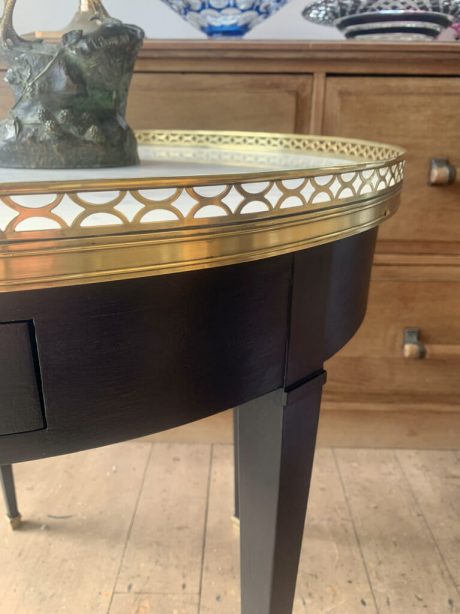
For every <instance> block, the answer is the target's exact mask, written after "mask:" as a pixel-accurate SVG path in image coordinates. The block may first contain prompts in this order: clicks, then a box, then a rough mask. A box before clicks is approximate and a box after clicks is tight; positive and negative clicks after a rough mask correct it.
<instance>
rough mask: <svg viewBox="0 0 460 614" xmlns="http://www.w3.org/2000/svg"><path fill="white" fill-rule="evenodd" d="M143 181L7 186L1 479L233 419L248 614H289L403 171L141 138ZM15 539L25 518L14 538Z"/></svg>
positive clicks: (0, 279) (136, 177) (0, 328)
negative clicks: (312, 495) (329, 399)
mask: <svg viewBox="0 0 460 614" xmlns="http://www.w3.org/2000/svg"><path fill="white" fill-rule="evenodd" d="M138 140H139V142H140V150H141V158H142V165H141V166H140V167H137V168H129V169H106V170H99V171H94V170H93V171H88V170H81V171H78V170H74V171H27V172H25V171H20V170H6V169H3V170H1V171H0V233H1V234H0V362H1V369H0V391H1V395H0V466H1V467H2V472H1V476H2V485H3V489H4V494H5V498H6V503H7V511H8V514H9V516H10V518H11V520H12V521H14V520H15V518H16V517H17V516H18V511H17V504H16V499H15V493H14V482H13V474H12V469H11V466H12V464H14V463H17V462H21V461H26V460H32V459H37V458H43V457H46V456H52V455H59V454H66V453H70V452H75V451H78V450H83V449H87V448H92V447H96V446H102V445H106V444H111V443H114V442H118V441H122V440H127V439H131V438H135V437H139V436H142V435H146V434H149V433H154V432H158V431H161V430H164V429H168V428H172V427H176V426H178V425H181V424H185V423H188V422H191V421H194V420H198V419H200V418H204V417H206V416H210V415H212V414H214V413H217V412H220V411H223V410H225V409H227V408H228V407H238V410H236V412H235V427H236V435H237V436H236V444H237V445H236V461H237V462H236V468H237V475H238V479H237V480H236V483H237V489H236V490H237V514H238V515H239V517H240V521H241V567H242V570H241V571H242V573H241V576H242V612H243V614H287V613H289V612H291V610H292V603H293V598H294V589H295V583H296V576H297V567H298V561H299V554H300V547H301V541H302V532H303V526H304V519H305V513H306V506H307V499H308V491H309V484H310V476H311V470H312V463H313V455H314V448H315V438H316V430H317V423H318V415H319V408H320V399H321V390H322V386H323V384H324V382H325V372H324V370H323V364H324V361H325V360H326V359H327V358H329V357H330V356H332V355H333V354H334V353H335V352H337V351H338V350H339V349H340V348H341V347H342V346H343V345H344V344H345V343H346V342H347V341H348V340H349V339H350V338H351V337H352V336H353V334H354V333H355V331H356V329H357V328H358V327H359V325H360V322H361V321H362V319H363V317H364V314H365V309H366V301H367V292H368V285H369V278H370V271H371V265H372V257H373V250H374V245H375V240H376V234H377V227H378V225H379V224H380V223H381V222H382V221H383V220H384V219H385V218H386V217H388V216H390V215H391V214H392V213H394V212H395V211H396V209H397V207H398V203H399V194H400V190H401V185H402V178H403V165H404V162H403V152H402V151H401V150H399V149H397V148H395V147H390V146H386V145H379V144H375V143H368V142H363V141H351V140H337V139H328V138H325V137H307V136H301V135H270V134H249V133H210V132H164V131H146V132H141V133H139V134H138ZM16 520H17V518H16Z"/></svg>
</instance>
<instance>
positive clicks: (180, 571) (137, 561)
mask: <svg viewBox="0 0 460 614" xmlns="http://www.w3.org/2000/svg"><path fill="white" fill-rule="evenodd" d="M210 461H211V446H209V445H204V444H203V445H181V444H155V445H154V446H153V453H152V456H151V457H150V462H149V466H148V469H147V474H146V477H145V483H144V488H143V491H142V495H141V498H140V501H139V505H138V508H137V511H136V516H135V518H134V523H133V527H132V530H131V533H130V536H129V540H128V544H127V548H126V551H125V554H124V557H123V561H122V564H121V568H120V574H119V577H118V581H117V585H116V592H120V593H123V592H127V593H128V592H131V591H132V592H135V593H169V594H175V595H179V594H181V593H186V594H198V593H199V589H200V577H201V561H202V552H203V540H204V530H205V515H206V507H207V496H208V482H209V471H210Z"/></svg>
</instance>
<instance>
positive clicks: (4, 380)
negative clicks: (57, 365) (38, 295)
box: [0, 322, 46, 436]
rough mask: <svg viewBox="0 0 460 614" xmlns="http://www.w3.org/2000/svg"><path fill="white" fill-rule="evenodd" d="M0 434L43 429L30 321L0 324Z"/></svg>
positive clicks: (43, 421)
mask: <svg viewBox="0 0 460 614" xmlns="http://www.w3.org/2000/svg"><path fill="white" fill-rule="evenodd" d="M0 347H1V352H0V436H1V435H12V434H14V433H25V432H28V431H37V430H40V429H43V428H45V426H46V424H45V416H44V411H43V409H44V408H43V404H42V398H41V390H40V375H39V374H37V373H36V363H37V360H36V352H37V349H36V345H35V334H34V329H33V325H32V322H13V323H8V324H0Z"/></svg>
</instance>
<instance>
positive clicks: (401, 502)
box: [0, 443, 460, 614]
mask: <svg viewBox="0 0 460 614" xmlns="http://www.w3.org/2000/svg"><path fill="white" fill-rule="evenodd" d="M157 445H158V444H154V446H153V447H154V448H155V447H157ZM159 445H160V446H164V444H159ZM175 447H176V450H178V452H179V453H180V455H181V456H182V455H183V454H184V449H189V448H194V447H195V446H190V445H185V444H180V445H177V446H175ZM205 447H207V446H205ZM198 448H199V449H202V446H198ZM151 449H152V446H151V445H150V444H145V443H141V444H139V443H134V444H133V443H127V444H122V445H116V446H111V447H108V448H104V449H101V450H96V451H89V452H82V453H79V454H77V455H73V456H69V457H66V458H54V459H49V460H46V461H40V462H34V463H25V464H23V465H19V466H18V467H17V472H18V476H19V477H20V482H19V484H18V486H19V491H20V497H21V501H22V504H23V509H24V512H25V515H26V524H25V525H24V526H23V529H22V530H21V531H19V532H16V533H12V532H11V530H10V528H9V525H8V524H7V523H6V522H5V523H1V524H0V543H1V548H0V567H1V569H2V573H1V574H0V589H1V591H2V600H1V603H0V612H1V614H4V612H5V614H10V613H11V614H49V612H53V614H54V613H56V614H64V613H70V614H93V613H94V612H96V614H99V613H101V614H102V613H103V614H106V613H109V614H202V613H203V614H236V613H237V612H238V607H239V606H238V603H239V570H238V550H239V548H238V542H239V534H238V531H237V530H236V529H235V528H234V526H233V524H232V522H231V520H230V516H231V514H232V512H233V493H232V490H233V475H232V474H233V461H232V457H233V451H232V447H231V446H228V445H223V446H221V445H215V446H214V453H213V462H212V465H213V467H212V477H211V485H210V489H209V492H208V497H207V500H208V515H207V531H206V541H205V542H203V544H204V558H203V559H202V560H201V564H202V565H203V568H202V569H203V576H202V583H201V587H202V590H201V593H199V594H188V593H183V592H182V591H181V592H180V593H179V594H177V593H167V592H164V593H140V594H136V593H134V591H133V590H131V592H130V593H128V592H125V591H123V592H113V590H114V588H115V584H116V578H117V574H118V569H119V567H120V565H121V563H122V560H123V551H124V547H125V544H126V543H127V540H128V537H129V525H130V522H131V520H132V518H133V517H134V514H135V511H136V500H137V498H138V497H139V496H140V497H141V499H142V497H143V496H144V493H145V492H146V491H147V496H148V499H149V500H150V501H153V504H155V503H158V499H155V498H154V492H153V491H155V490H156V486H155V485H154V486H153V490H152V486H151V484H148V483H147V482H145V483H143V479H142V478H143V474H144V471H145V469H146V465H147V457H148V455H149V453H150V450H151ZM339 454H340V455H343V452H342V451H340V453H339ZM346 454H351V455H352V457H350V459H349V460H351V461H352V462H354V461H355V460H356V461H357V462H358V463H360V461H361V460H362V461H363V464H362V465H361V463H360V465H359V468H358V470H356V469H355V468H354V467H353V466H351V468H350V471H349V472H348V471H347V472H346V474H345V472H344V471H343V463H342V462H341V468H342V479H343V486H342V484H341V482H340V479H339V474H338V473H337V467H336V465H335V464H334V463H333V459H332V455H333V452H332V451H331V450H320V451H319V452H317V454H316V458H315V469H314V473H313V480H312V488H311V495H310V503H309V520H308V522H307V525H306V530H305V533H304V538H303V547H302V555H301V565H300V569H299V578H298V583H297V591H296V601H295V609H294V614H325V612H328V613H329V614H359V613H360V612H362V614H366V613H368V612H373V602H372V595H371V594H370V591H371V590H372V589H374V590H375V589H378V591H379V592H381V593H384V594H386V593H388V594H390V595H391V594H393V593H396V594H399V592H401V591H402V592H406V589H407V594H408V595H409V592H408V591H409V589H411V588H413V586H415V585H419V584H420V585H423V587H424V591H425V590H426V591H428V592H430V593H431V594H432V598H433V600H434V599H438V603H437V604H436V605H435V606H434V608H424V607H423V606H424V605H431V602H427V601H420V599H419V598H417V597H415V598H414V601H415V605H414V607H413V608H406V607H403V606H401V607H398V602H397V601H396V602H394V603H393V609H392V610H390V611H391V613H392V614H402V613H404V614H413V613H416V614H418V613H420V614H421V613H424V612H429V613H430V614H431V613H432V612H433V613H434V614H454V613H455V612H457V611H458V605H457V602H456V601H455V597H454V598H453V601H452V604H449V602H447V603H445V602H444V601H443V599H442V597H443V593H440V592H439V587H442V586H444V584H445V581H444V578H445V569H446V567H444V568H443V567H441V566H438V565H437V563H436V561H438V560H439V559H437V558H436V555H435V554H432V550H431V546H430V541H429V540H428V542H426V541H425V539H424V538H425V532H424V531H423V529H422V530H421V529H420V526H421V525H422V526H423V524H424V523H425V526H427V527H429V530H430V531H431V533H432V536H433V540H434V541H433V542H432V543H434V544H435V547H436V548H437V549H438V551H439V552H441V553H442V555H443V557H444V560H445V561H446V563H447V564H448V567H449V570H450V572H451V574H455V573H456V572H457V571H458V565H457V564H456V560H457V559H456V558H455V557H456V556H457V550H458V540H459V538H460V523H459V522H458V521H456V520H455V515H453V514H454V513H455V510H456V509H457V507H458V506H457V503H458V497H456V495H455V492H456V491H455V483H456V478H455V476H456V475H457V472H458V467H459V463H460V452H458V451H454V452H452V453H449V454H444V453H443V454H442V455H438V454H437V453H434V454H433V453H432V452H428V451H423V452H420V453H418V452H413V451H404V452H402V453H399V452H398V454H397V455H398V463H396V464H395V463H394V460H393V461H391V463H390V465H391V467H392V468H391V470H390V475H393V474H394V473H395V472H396V475H398V471H397V470H396V467H399V468H400V467H401V466H402V467H403V473H404V474H405V477H404V476H403V475H402V473H401V470H400V469H399V478H398V480H397V481H396V483H395V481H394V480H390V482H389V483H388V484H387V486H385V484H386V482H385V481H382V480H381V479H379V478H380V477H381V476H382V475H386V472H387V470H388V460H389V458H390V459H394V458H395V457H394V455H393V453H392V452H391V451H386V452H382V451H375V450H371V451H368V452H366V453H365V457H361V456H359V455H360V454H361V453H358V452H356V451H353V450H352V451H347V452H346ZM200 456H201V459H202V461H200V462H197V463H196V464H194V469H193V471H194V473H195V475H198V476H199V475H201V474H202V473H206V472H207V470H208V468H209V456H207V455H202V454H200ZM342 460H343V459H342ZM364 462H365V463H366V465H364ZM366 467H367V468H366ZM151 468H152V466H151ZM166 468H167V467H166V466H165V467H164V469H166ZM156 469H157V470H158V471H160V470H161V467H157V468H156ZM150 470H151V469H150ZM176 476H177V477H179V476H178V474H174V475H171V474H169V477H170V479H171V486H168V488H169V489H170V490H171V491H172V490H174V486H175V485H177V489H178V490H179V489H180V486H181V479H179V480H178V481H177V482H176V479H175V478H176ZM343 487H344V488H345V492H346V496H347V498H348V505H347V501H346V499H345V495H344V490H343ZM393 490H394V492H393ZM382 491H383V492H382ZM387 491H390V497H389V498H390V504H389V508H390V515H389V516H388V515H386V516H385V518H386V520H385V521H384V522H383V525H382V524H381V520H380V518H381V517H380V515H379V510H378V509H376V508H373V507H372V506H373V505H375V504H376V503H378V502H379V501H380V500H381V499H382V498H383V499H386V498H387V494H386V493H387ZM355 495H356V497H357V499H356V501H355V498H354V497H355ZM414 496H415V497H416V500H415V499H414ZM364 497H366V498H364ZM160 499H161V497H160ZM163 500H164V499H163ZM182 501H183V499H182V498H181V494H180V492H179V493H177V495H176V494H175V495H174V496H171V497H170V498H169V503H168V506H167V508H166V509H165V511H164V519H163V521H162V522H161V527H160V528H159V531H161V532H163V533H165V534H168V533H169V532H172V533H173V534H176V533H177V523H176V520H177V508H178V506H180V504H181V502H182ZM153 504H152V511H151V513H152V514H154V515H155V514H156V513H157V509H156V508H155V506H154V505H153ZM414 505H415V508H414ZM449 506H451V507H449ZM369 508H370V509H369ZM385 509H387V507H384V508H383V509H382V511H385ZM414 509H416V510H417V512H416V514H415V520H414V513H413V512H414ZM355 510H356V515H355ZM351 512H352V513H351ZM363 512H364V514H365V515H366V517H367V520H366V522H363V519H362V518H363ZM49 515H51V516H54V518H50V517H49ZM68 516H72V517H68ZM408 518H409V519H408ZM353 524H354V527H355V531H354V530H353ZM151 525H152V523H151V522H148V521H147V522H145V523H142V526H141V525H139V526H138V528H139V533H138V536H137V540H138V541H139V542H140V543H141V544H142V543H143V542H144V538H145V540H147V539H148V538H149V536H151V534H152V532H151ZM444 525H445V526H444ZM388 526H389V529H388ZM41 527H43V528H42V529H41ZM144 531H145V534H144ZM160 538H161V539H163V538H162V536H161V535H160ZM438 538H439V539H438ZM382 543H383V546H382ZM395 543H398V544H399V547H398V546H395V545H394V544H395ZM203 544H200V545H199V546H198V558H199V557H200V552H201V551H202V546H203ZM375 544H377V549H376V554H379V555H380V554H382V547H384V548H385V551H386V552H387V551H389V552H388V554H387V555H386V556H385V557H384V558H383V561H382V563H381V565H378V566H377V567H374V568H372V567H371V568H369V572H370V573H369V579H370V581H371V585H370V588H369V586H368V585H367V584H366V574H365V569H364V567H363V560H362V558H361V550H360V547H361V548H362V549H363V552H365V551H366V549H371V550H372V549H373V548H374V547H375ZM405 545H407V550H408V552H406V550H405V548H404V546H405ZM427 552H428V557H429V563H428V568H426V566H425V563H426V557H427ZM182 553H183V543H182V541H181V540H180V539H177V540H175V541H173V540H172V541H171V542H170V554H169V556H168V557H167V558H166V559H165V562H166V563H168V561H172V560H173V559H174V558H177V559H180V558H181V557H182ZM413 557H418V558H419V564H417V565H416V566H415V567H412V566H411V565H410V561H411V560H412V558H413ZM450 557H454V558H450ZM449 561H451V563H453V564H455V565H456V568H455V569H452V568H451V563H449ZM389 567H392V568H393V569H392V570H390V572H389V571H388V568H389ZM200 569H201V568H200ZM150 571H151V570H150V567H149V566H144V567H140V566H139V567H138V568H137V572H138V573H139V575H140V576H143V577H144V576H145V577H148V575H149V574H150ZM404 574H406V575H404ZM427 574H429V577H428V578H427ZM190 575H191V577H193V576H194V575H196V570H195V569H194V568H190ZM160 577H161V578H164V575H162V574H160ZM349 580H351V581H352V582H349ZM374 581H375V583H374ZM127 588H128V587H126V589H127ZM131 588H132V587H131ZM417 594H418V595H419V597H422V598H424V597H425V595H424V593H423V592H422V593H417ZM200 595H201V609H199V601H200ZM361 600H363V601H361ZM110 602H111V609H110V610H109V604H110ZM363 602H364V603H365V605H364V603H363ZM316 604H319V605H316ZM381 611H383V612H386V611H387V610H385V608H382V609H381Z"/></svg>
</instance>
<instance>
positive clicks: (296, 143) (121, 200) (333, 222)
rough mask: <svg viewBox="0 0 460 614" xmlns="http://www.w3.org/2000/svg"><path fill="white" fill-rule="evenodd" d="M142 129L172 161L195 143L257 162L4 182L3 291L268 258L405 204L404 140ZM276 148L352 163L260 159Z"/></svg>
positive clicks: (225, 156)
mask: <svg viewBox="0 0 460 614" xmlns="http://www.w3.org/2000/svg"><path fill="white" fill-rule="evenodd" d="M137 137H138V141H139V143H140V144H147V145H150V146H153V147H158V148H159V149H161V148H164V147H167V148H168V159H171V158H174V152H175V151H176V148H177V155H178V157H180V156H182V157H183V156H184V155H186V153H185V154H184V152H186V150H187V148H195V149H194V150H192V152H191V155H193V156H197V155H199V156H200V157H202V158H203V159H205V160H206V157H207V156H209V158H210V159H212V160H213V161H215V160H216V157H217V158H218V159H220V161H221V162H222V164H223V166H224V167H225V164H226V163H227V162H228V163H231V162H232V159H233V158H234V157H235V156H236V157H237V156H238V152H239V153H240V154H241V152H244V154H245V156H246V157H245V159H249V160H251V161H252V162H254V165H253V164H251V165H250V168H249V169H248V172H243V173H238V174H235V173H233V174H232V173H231V172H219V173H210V174H208V175H193V176H181V177H167V176H165V177H146V178H140V179H118V180H114V179H109V180H108V179H105V180H83V181H73V182H72V181H49V182H35V183H33V182H27V183H8V184H6V183H3V184H0V226H1V229H0V291H3V292H6V291H13V290H24V289H34V288H43V287H49V286H59V285H71V284H81V283H95V282H100V281H110V280H116V279H124V278H130V277H140V276H146V275H158V274H166V273H172V272H180V271H187V270H192V269H199V268H208V267H212V266H221V265H225V264H235V263H239V262H245V261H249V260H255V259H260V258H266V257H269V256H275V255H278V254H283V253H289V252H292V251H295V250H300V249H305V248H306V247H309V246H314V245H318V244H321V243H326V242H329V241H334V240H337V239H340V238H343V237H346V236H350V235H353V234H356V233H358V232H362V231H364V230H366V229H369V228H372V227H374V226H376V225H378V224H380V223H381V222H382V221H383V220H384V219H385V218H386V217H388V216H389V215H391V214H392V213H394V212H395V211H396V209H397V207H398V203H399V193H400V191H401V186H402V179H403V172H404V159H403V156H404V152H403V151H402V150H401V149H399V148H396V147H391V146H388V145H380V144H378V143H370V142H367V141H357V140H350V139H334V138H327V137H312V136H305V135H287V134H284V135H283V134H263V133H237V132H190V131H141V132H138V133H137ZM196 148H198V150H197V149H196ZM270 153H283V154H286V155H288V154H296V153H306V154H311V155H314V156H316V157H318V159H320V158H321V156H329V157H330V156H333V157H334V158H336V159H339V160H343V164H341V163H340V164H337V165H336V166H334V167H330V166H327V167H324V166H323V167H318V168H305V169H302V168H300V169H299V168H296V167H295V165H294V167H293V168H286V169H283V170H273V168H271V169H270V170H267V169H264V168H263V166H262V162H263V157H264V155H265V156H266V155H267V154H270ZM254 169H255V170H254ZM94 199H96V202H95V200H94ZM185 201H187V203H188V205H187V206H186V207H185V208H184V206H183V203H184V202H185ZM128 202H129V214H128V208H127V203H128ZM64 203H65V206H66V209H65V211H66V214H65V215H64V214H63V205H64ZM69 212H70V213H69ZM95 218H97V221H94V220H95ZM101 220H105V221H103V222H101ZM33 223H35V224H37V223H39V225H40V230H36V229H34V226H33Z"/></svg>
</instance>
